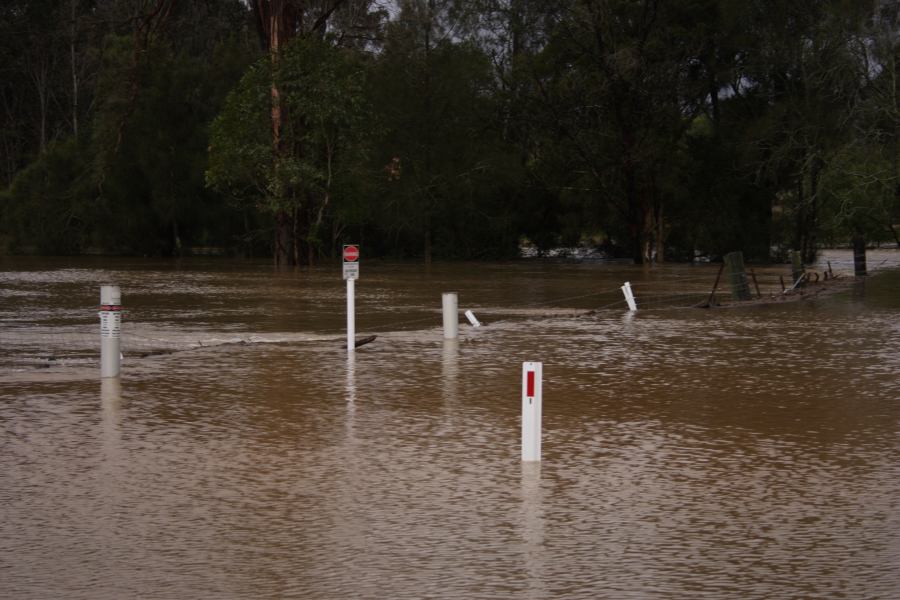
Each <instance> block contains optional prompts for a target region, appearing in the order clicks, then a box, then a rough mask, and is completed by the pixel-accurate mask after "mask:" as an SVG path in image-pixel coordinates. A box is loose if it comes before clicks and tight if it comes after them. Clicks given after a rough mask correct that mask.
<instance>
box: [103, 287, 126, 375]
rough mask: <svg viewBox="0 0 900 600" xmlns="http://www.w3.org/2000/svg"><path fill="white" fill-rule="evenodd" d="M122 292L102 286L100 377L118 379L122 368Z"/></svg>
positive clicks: (115, 288)
mask: <svg viewBox="0 0 900 600" xmlns="http://www.w3.org/2000/svg"><path fill="white" fill-rule="evenodd" d="M121 336H122V292H121V290H120V289H119V286H117V285H103V286H100V377H118V376H119V372H120V371H121V367H122V353H121Z"/></svg>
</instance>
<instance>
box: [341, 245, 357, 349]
mask: <svg viewBox="0 0 900 600" xmlns="http://www.w3.org/2000/svg"><path fill="white" fill-rule="evenodd" d="M343 256H344V279H345V280H346V281H347V352H353V351H354V350H355V349H356V298H355V295H356V289H355V288H356V286H355V282H356V280H357V279H358V278H359V246H358V245H356V244H344V252H343Z"/></svg>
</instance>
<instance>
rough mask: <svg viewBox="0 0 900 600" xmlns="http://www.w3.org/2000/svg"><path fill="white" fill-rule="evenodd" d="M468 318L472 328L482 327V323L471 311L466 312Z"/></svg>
mask: <svg viewBox="0 0 900 600" xmlns="http://www.w3.org/2000/svg"><path fill="white" fill-rule="evenodd" d="M466 318H467V319H468V320H469V323H470V324H471V325H472V327H481V323H480V322H479V321H478V319H476V318H475V313H473V312H472V311H471V310H467V311H466Z"/></svg>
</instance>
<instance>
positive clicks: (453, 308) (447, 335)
mask: <svg viewBox="0 0 900 600" xmlns="http://www.w3.org/2000/svg"><path fill="white" fill-rule="evenodd" d="M458 306H459V303H458V301H457V297H456V292H445V293H444V294H442V295H441V312H442V313H443V317H444V339H445V340H455V339H456V338H457V337H459V308H458Z"/></svg>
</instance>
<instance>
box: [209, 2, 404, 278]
mask: <svg viewBox="0 0 900 600" xmlns="http://www.w3.org/2000/svg"><path fill="white" fill-rule="evenodd" d="M251 6H252V9H253V13H254V16H255V20H256V24H257V29H258V32H259V35H260V39H261V41H262V42H263V45H264V46H265V49H266V52H267V54H268V60H269V64H270V73H271V76H270V80H269V109H268V114H269V123H270V146H271V156H270V158H269V160H268V161H267V162H268V163H269V164H270V167H271V168H270V169H269V173H270V175H269V177H268V183H267V184H266V186H265V190H266V200H265V202H264V203H262V205H263V206H265V208H266V210H268V211H269V212H271V214H272V215H273V217H274V220H275V248H274V250H275V252H274V255H275V263H276V264H277V265H287V264H297V263H298V262H299V257H300V254H301V249H300V245H301V243H303V240H302V239H301V238H302V237H303V234H301V232H302V231H305V232H306V234H305V237H306V240H305V243H306V244H307V247H308V251H307V253H306V254H307V258H308V260H312V258H313V257H314V255H315V251H314V249H315V247H316V244H317V240H316V238H315V234H314V233H313V232H314V230H316V229H317V228H318V226H319V224H320V223H318V221H316V222H314V221H311V220H310V219H311V218H313V217H312V215H317V216H316V217H315V219H318V218H319V217H318V215H321V214H322V213H321V211H319V210H317V209H316V208H315V207H312V206H308V205H307V204H308V203H310V202H314V203H319V204H321V203H322V202H324V200H323V198H324V197H321V196H320V197H319V199H318V200H312V197H311V196H310V195H309V193H308V191H309V189H310V187H311V186H307V189H306V190H300V189H298V188H297V186H298V185H302V184H303V182H302V181H301V180H300V179H298V178H299V177H300V174H299V173H298V172H296V171H292V165H294V164H295V163H296V160H295V158H296V157H298V156H303V155H304V153H305V152H306V150H305V149H304V147H303V142H304V138H303V136H302V135H292V136H289V135H287V132H286V129H287V128H288V126H289V125H288V124H289V123H292V124H291V125H290V127H293V128H294V129H295V130H297V129H299V128H301V127H302V126H303V125H304V121H305V114H304V110H305V109H304V106H303V105H294V106H293V107H290V106H288V105H287V103H286V102H285V100H284V93H283V90H282V89H281V87H280V84H279V79H280V78H283V77H284V74H285V69H284V68H283V66H282V64H281V63H282V59H283V56H284V54H285V52H286V51H287V49H288V48H289V47H290V45H291V42H292V40H294V39H301V40H312V39H316V40H319V41H320V42H323V43H326V44H329V45H332V46H336V47H337V46H344V45H348V46H356V47H360V46H363V47H364V46H365V45H366V43H365V38H366V35H367V32H368V35H369V36H370V37H371V34H372V32H373V31H376V30H377V27H378V26H379V24H380V21H381V20H382V19H383V18H385V17H386V16H387V12H386V10H385V9H384V8H383V7H381V6H379V5H377V4H376V3H375V2H373V1H372V0H254V1H253V2H252V3H251ZM361 40H362V41H361ZM294 66H297V65H294ZM304 66H305V67H309V66H310V65H304ZM288 76H290V75H288ZM248 83H249V80H248ZM213 180H215V177H214V176H213Z"/></svg>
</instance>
